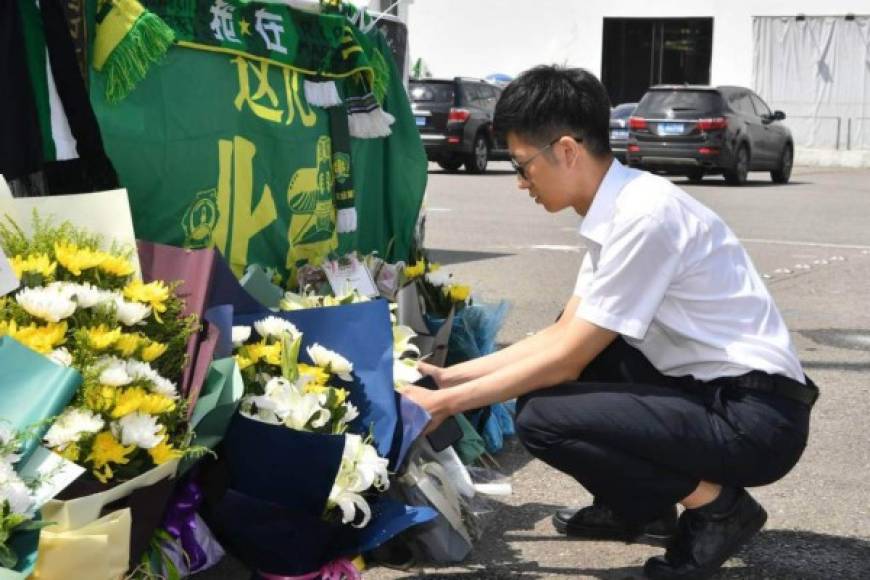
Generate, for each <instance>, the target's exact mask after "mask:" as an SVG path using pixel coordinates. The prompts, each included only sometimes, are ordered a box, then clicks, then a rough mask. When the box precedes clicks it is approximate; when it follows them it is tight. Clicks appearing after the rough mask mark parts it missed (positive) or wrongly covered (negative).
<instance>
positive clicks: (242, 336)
mask: <svg viewBox="0 0 870 580" xmlns="http://www.w3.org/2000/svg"><path fill="white" fill-rule="evenodd" d="M249 338H251V327H250V326H234V327H233V344H234V345H235V346H242V345H243V344H245V341H246V340H248V339H249Z"/></svg>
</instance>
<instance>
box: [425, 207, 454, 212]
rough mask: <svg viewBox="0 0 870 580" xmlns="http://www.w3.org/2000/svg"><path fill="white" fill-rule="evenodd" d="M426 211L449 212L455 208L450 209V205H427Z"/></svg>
mask: <svg viewBox="0 0 870 580" xmlns="http://www.w3.org/2000/svg"><path fill="white" fill-rule="evenodd" d="M426 211H427V212H434V213H438V212H447V211H453V210H452V209H450V208H449V207H427V208H426Z"/></svg>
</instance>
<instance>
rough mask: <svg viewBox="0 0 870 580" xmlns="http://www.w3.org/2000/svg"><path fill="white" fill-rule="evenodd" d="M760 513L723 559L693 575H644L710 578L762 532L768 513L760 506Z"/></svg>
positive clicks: (670, 579)
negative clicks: (753, 537)
mask: <svg viewBox="0 0 870 580" xmlns="http://www.w3.org/2000/svg"><path fill="white" fill-rule="evenodd" d="M759 508H760V511H759V513H758V514H757V515H756V516H755V518H753V519H752V520H750V521H749V523H748V524H747V525H746V527H745V528H744V529H743V531H742V532H741V533H740V535H739V536H737V538H735V539H734V541H733V542H731V544H730V545H729V546H728V550H726V551H725V553H724V555H723V556H722V557H721V558H717V559H716V560H713V561H712V562H710V563H708V564H707V565H706V566H703V567H701V568H698V569H697V570H694V571H693V572H692V573H691V574H685V575H679V574H671V575H661V574H655V573H653V574H649V572H647V571H646V570H644V573H646V574H647V575H648V577H649V578H651V579H652V580H705V579H706V578H709V577H710V576H712V575H713V574H715V573H716V571H718V570H719V568H721V567H722V564H724V563H725V562H727V561H728V559H729V558H730V557H732V556H733V555H734V554H736V553H737V552H738V551H739V550H740V548H742V547H743V546H744V545H745V544H746V542H748V541H749V540H750V539H752V536H754V535H755V534H757V533H758V532H760V531H761V529H762V528H763V527H764V524H765V523H767V512H766V511H764V508H762V507H761V506H759Z"/></svg>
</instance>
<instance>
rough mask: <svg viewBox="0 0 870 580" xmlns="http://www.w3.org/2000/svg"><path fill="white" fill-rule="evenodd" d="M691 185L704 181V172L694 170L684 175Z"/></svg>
mask: <svg viewBox="0 0 870 580" xmlns="http://www.w3.org/2000/svg"><path fill="white" fill-rule="evenodd" d="M686 177H688V178H689V181H691V182H692V183H701V182H702V181H704V170H703V169H696V170H694V171H692V172H690V173H688V174H687V175H686Z"/></svg>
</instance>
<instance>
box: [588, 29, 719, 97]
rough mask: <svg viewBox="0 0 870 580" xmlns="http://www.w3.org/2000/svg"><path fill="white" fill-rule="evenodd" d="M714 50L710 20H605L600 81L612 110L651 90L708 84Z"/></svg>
mask: <svg viewBox="0 0 870 580" xmlns="http://www.w3.org/2000/svg"><path fill="white" fill-rule="evenodd" d="M712 46H713V19H712V18H605V19H604V43H603V46H602V52H601V81H602V82H603V83H604V86H605V87H607V92H608V94H609V95H610V101H611V103H612V104H613V105H614V106H616V105H617V104H619V103H631V102H637V101H638V100H639V99H640V98H641V97H642V96H643V94H644V93H645V92H646V90H647V89H648V88H649V87H650V86H651V85H656V84H683V83H688V84H693V85H706V84H709V82H710V55H711V53H712Z"/></svg>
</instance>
